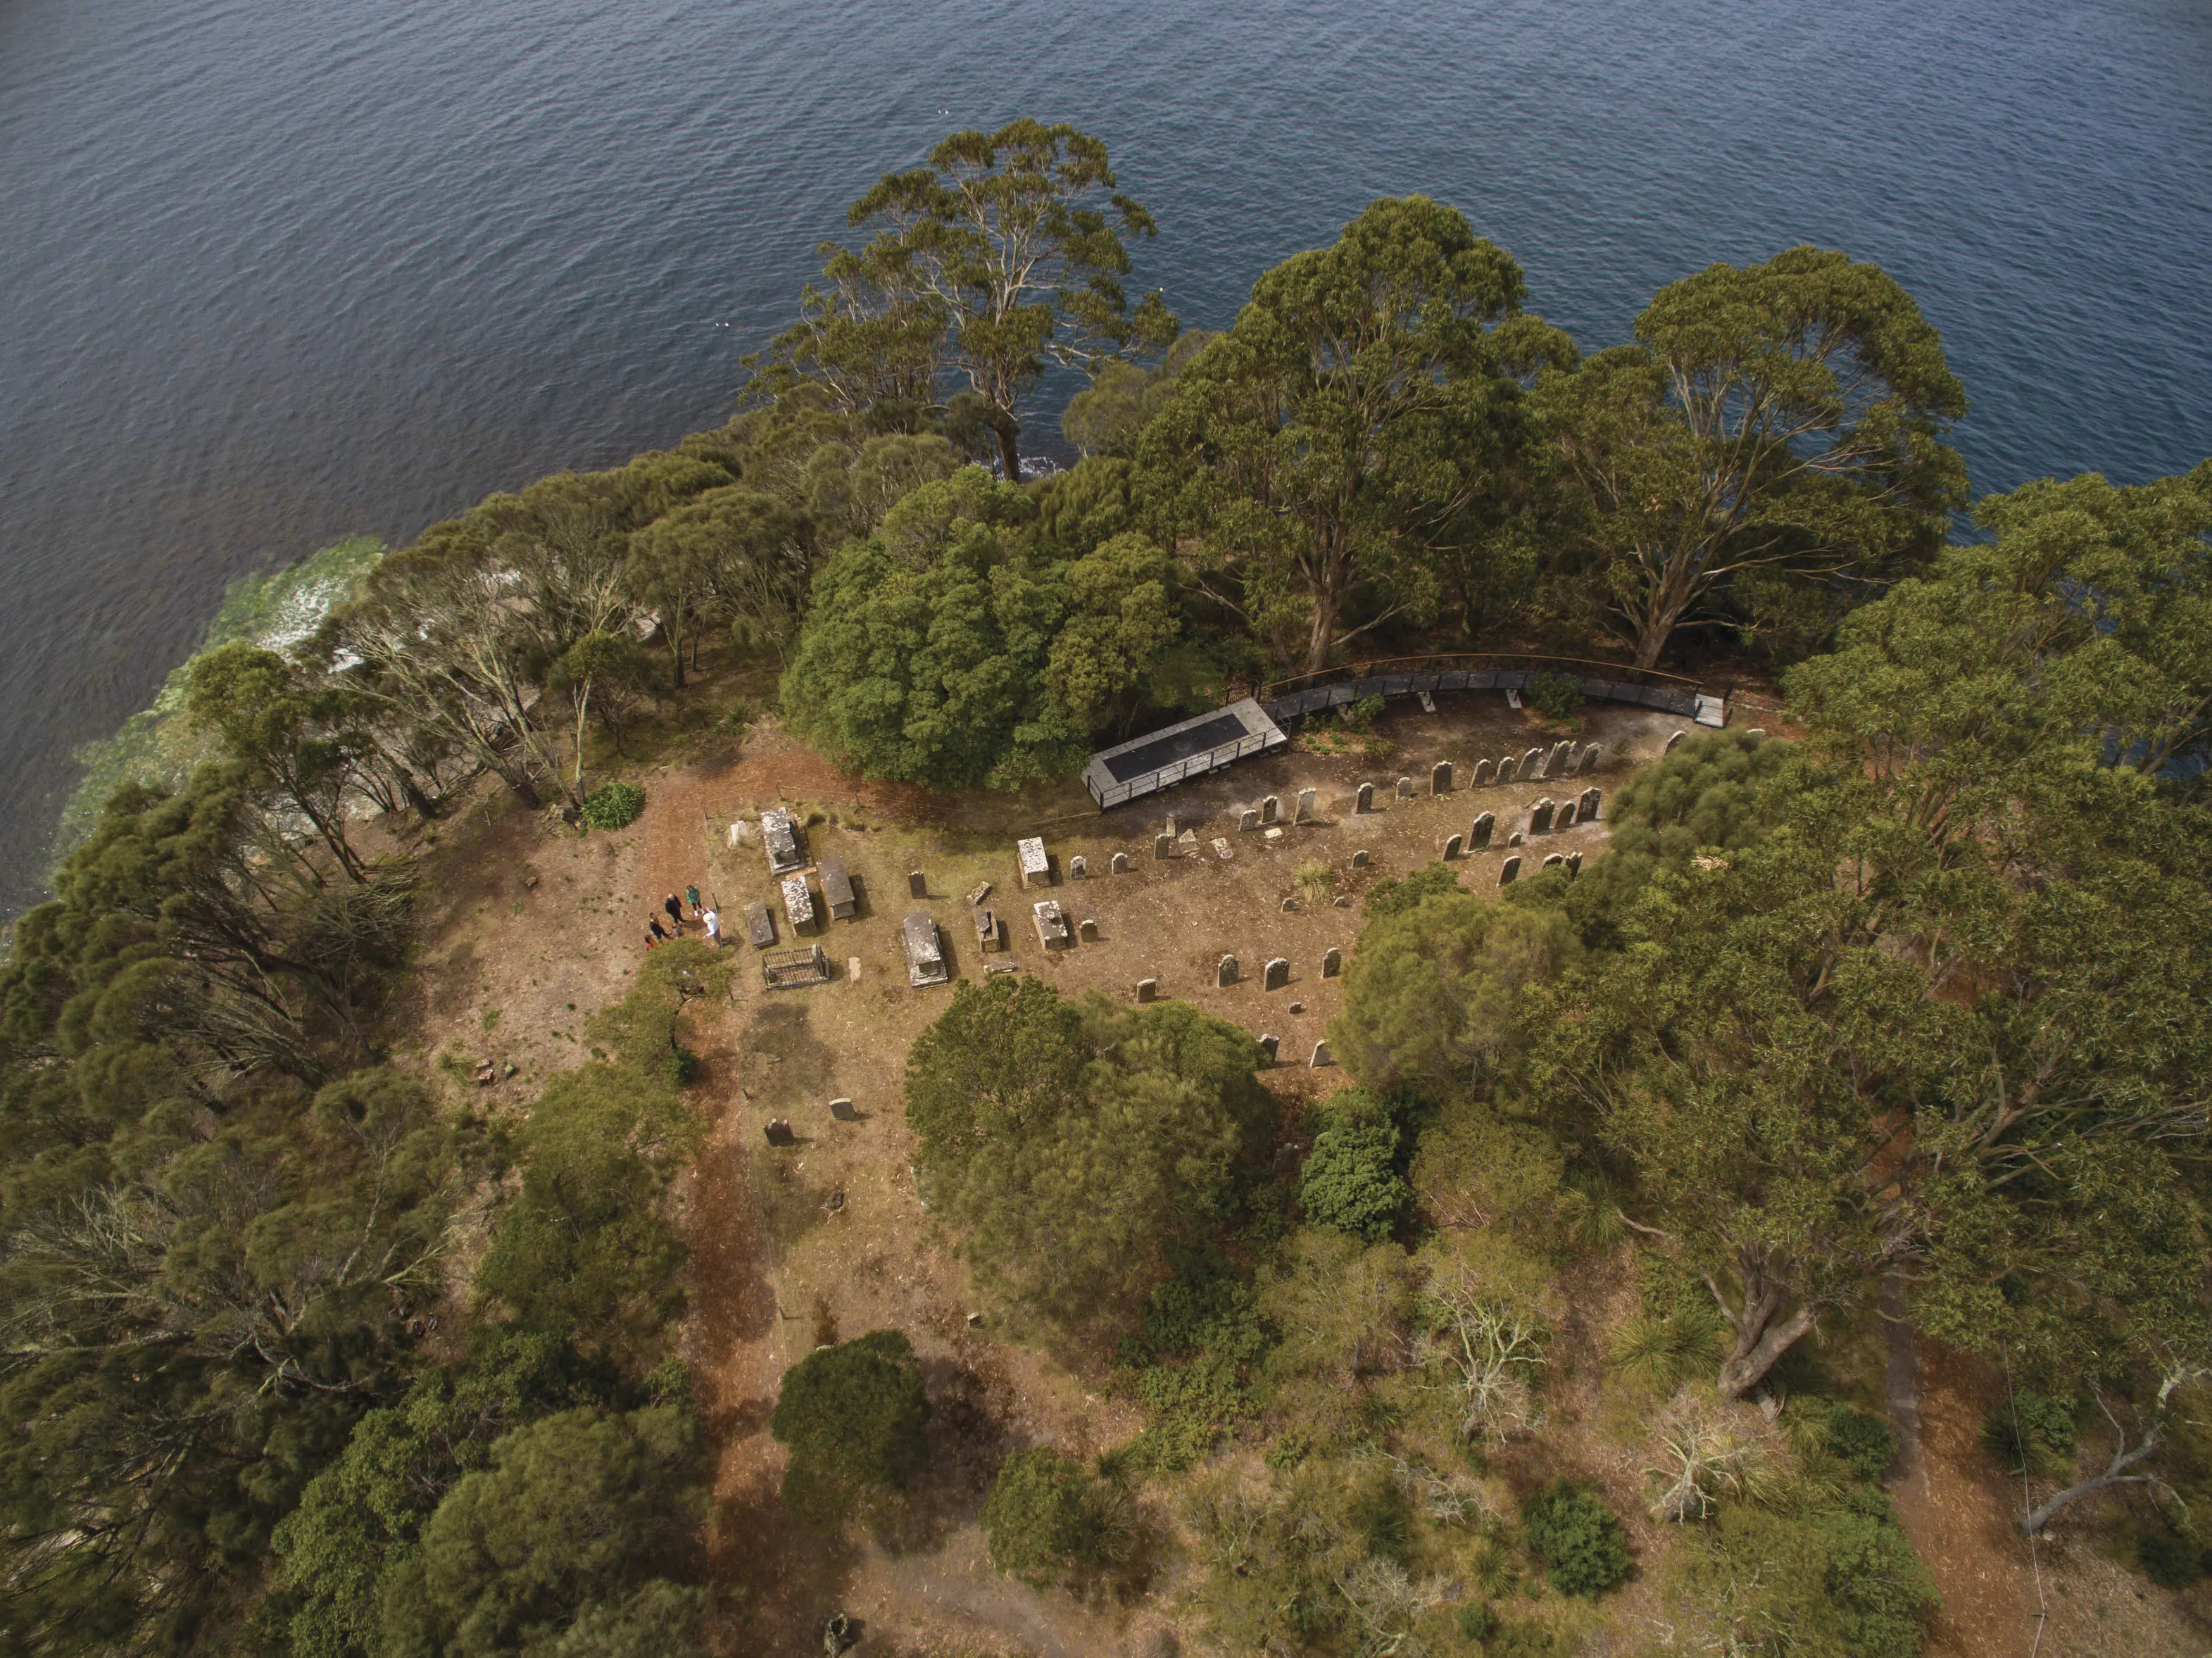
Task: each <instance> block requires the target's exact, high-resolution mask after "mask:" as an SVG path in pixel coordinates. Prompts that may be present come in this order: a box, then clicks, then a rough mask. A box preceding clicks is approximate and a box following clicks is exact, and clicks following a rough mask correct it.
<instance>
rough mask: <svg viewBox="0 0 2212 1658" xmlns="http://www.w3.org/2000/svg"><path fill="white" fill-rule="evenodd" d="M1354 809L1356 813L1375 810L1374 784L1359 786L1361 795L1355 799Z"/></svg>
mask: <svg viewBox="0 0 2212 1658" xmlns="http://www.w3.org/2000/svg"><path fill="white" fill-rule="evenodd" d="M1352 810H1353V811H1374V810H1375V785H1374V784H1372V783H1362V784H1361V785H1360V786H1359V793H1358V796H1357V797H1356V799H1354V802H1353V804H1352Z"/></svg>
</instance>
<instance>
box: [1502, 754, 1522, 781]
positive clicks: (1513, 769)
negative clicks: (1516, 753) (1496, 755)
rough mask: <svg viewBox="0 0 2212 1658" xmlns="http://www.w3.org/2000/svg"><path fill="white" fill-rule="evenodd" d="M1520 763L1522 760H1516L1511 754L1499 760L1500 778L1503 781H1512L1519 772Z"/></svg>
mask: <svg viewBox="0 0 2212 1658" xmlns="http://www.w3.org/2000/svg"><path fill="white" fill-rule="evenodd" d="M1520 764H1521V762H1519V761H1517V760H1516V759H1515V758H1514V757H1513V756H1511V755H1510V754H1509V755H1507V756H1505V757H1504V759H1503V760H1501V761H1499V762H1498V781H1499V782H1501V783H1510V782H1511V781H1512V780H1513V779H1514V778H1515V776H1516V774H1518V772H1519V770H1520Z"/></svg>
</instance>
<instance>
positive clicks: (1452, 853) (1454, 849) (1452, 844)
mask: <svg viewBox="0 0 2212 1658" xmlns="http://www.w3.org/2000/svg"><path fill="white" fill-rule="evenodd" d="M1459 848H1460V838H1459V836H1457V835H1446V836H1445V837H1444V862H1446V863H1447V864H1449V862H1451V860H1452V859H1455V858H1456V857H1458V856H1459Z"/></svg>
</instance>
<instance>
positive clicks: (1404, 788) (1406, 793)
mask: <svg viewBox="0 0 2212 1658" xmlns="http://www.w3.org/2000/svg"><path fill="white" fill-rule="evenodd" d="M1398 798H1399V799H1401V800H1410V799H1413V779H1412V778H1410V777H1401V778H1400V779H1399V780H1398Z"/></svg>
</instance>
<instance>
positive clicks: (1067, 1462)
mask: <svg viewBox="0 0 2212 1658" xmlns="http://www.w3.org/2000/svg"><path fill="white" fill-rule="evenodd" d="M1105 1533H1106V1528H1105V1526H1104V1524H1103V1508H1102V1505H1101V1504H1100V1503H1099V1502H1098V1500H1097V1495H1096V1493H1095V1492H1094V1491H1093V1490H1092V1481H1091V1478H1090V1477H1089V1476H1088V1475H1087V1474H1085V1473H1084V1471H1083V1465H1082V1464H1081V1463H1079V1462H1078V1461H1075V1459H1074V1458H1073V1457H1067V1456H1062V1455H1060V1453H1059V1452H1058V1451H1055V1450H1052V1449H1050V1448H1048V1447H1045V1446H1042V1445H1040V1446H1036V1447H1034V1448H1031V1449H1029V1450H1026V1451H1016V1452H1015V1453H1014V1454H1013V1455H1012V1456H1010V1457H1008V1458H1007V1459H1006V1461H1005V1462H1004V1463H1003V1464H1001V1465H1000V1468H999V1477H998V1479H996V1480H994V1482H993V1483H992V1485H991V1495H990V1496H989V1497H987V1498H986V1499H984V1503H983V1534H984V1536H985V1537H986V1538H987V1539H988V1540H989V1541H990V1545H991V1564H993V1565H994V1566H996V1567H997V1568H998V1569H999V1570H1000V1571H1002V1572H1010V1573H1012V1574H1013V1575H1014V1576H1018V1577H1022V1578H1024V1579H1027V1580H1029V1581H1030V1582H1050V1581H1051V1580H1052V1579H1054V1577H1057V1576H1060V1574H1061V1573H1062V1572H1065V1571H1066V1570H1068V1569H1069V1568H1070V1567H1072V1566H1075V1565H1078V1564H1083V1563H1085V1562H1088V1561H1093V1560H1097V1559H1098V1558H1101V1557H1102V1556H1103V1553H1104V1552H1105V1549H1104V1543H1105Z"/></svg>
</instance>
